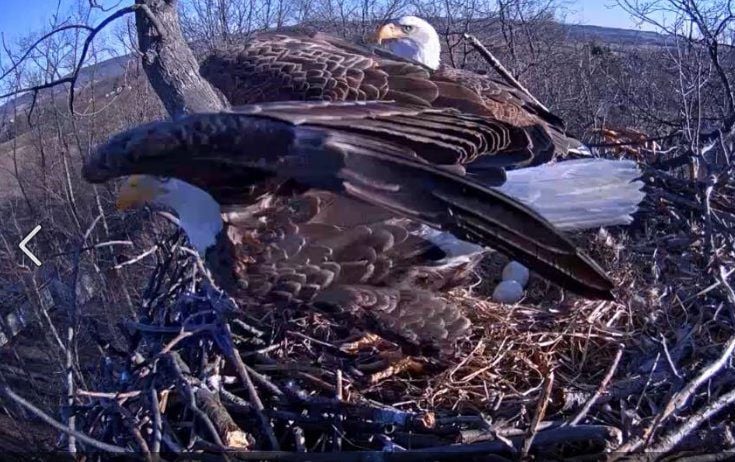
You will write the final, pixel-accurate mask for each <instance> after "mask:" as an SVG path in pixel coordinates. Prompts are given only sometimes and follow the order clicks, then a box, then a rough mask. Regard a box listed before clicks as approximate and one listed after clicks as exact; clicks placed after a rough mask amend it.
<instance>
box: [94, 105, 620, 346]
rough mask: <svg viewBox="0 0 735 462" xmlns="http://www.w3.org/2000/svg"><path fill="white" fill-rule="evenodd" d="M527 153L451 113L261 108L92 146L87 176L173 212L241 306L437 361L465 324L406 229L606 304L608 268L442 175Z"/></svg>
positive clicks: (512, 135) (503, 129) (156, 127)
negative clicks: (435, 355)
mask: <svg viewBox="0 0 735 462" xmlns="http://www.w3.org/2000/svg"><path fill="white" fill-rule="evenodd" d="M427 126H428V127H430V128H431V129H430V130H429V129H426V128H423V127H427ZM529 149H531V146H530V142H529V140H528V138H527V137H525V136H523V132H522V130H520V129H518V128H516V127H513V126H511V125H509V124H507V123H504V122H500V121H497V120H494V119H490V118H485V117H478V116H476V115H472V114H466V113H462V112H459V111H457V110H455V109H432V108H429V107H416V106H411V107H408V106H399V105H396V104H392V103H383V102H371V103H370V102H368V103H327V102H315V103H307V102H300V103H267V104H258V105H251V106H247V107H243V108H240V109H238V111H237V112H223V113H213V114H193V115H189V116H187V117H184V118H181V119H178V120H173V121H163V122H155V123H152V124H148V125H143V126H140V127H137V128H133V129H131V130H128V131H126V132H123V133H121V134H119V135H117V136H115V137H113V138H112V139H111V140H110V141H109V142H107V143H106V144H105V145H103V146H101V147H100V148H99V149H98V150H97V151H96V152H95V153H94V155H93V156H91V158H90V159H89V160H88V161H87V162H86V164H85V166H84V169H83V175H84V177H85V178H86V179H87V180H88V181H91V182H104V181H107V180H110V179H113V178H116V177H122V176H129V175H132V176H130V177H129V179H128V181H127V183H126V184H125V185H124V186H123V187H122V189H121V190H120V194H119V199H118V206H119V207H121V208H126V207H130V206H135V205H140V204H142V203H145V202H152V203H156V204H160V205H164V206H168V207H171V208H173V209H174V211H175V212H176V213H177V214H178V216H179V218H180V224H181V227H182V228H183V229H184V231H185V232H186V234H187V236H188V237H189V239H190V241H191V243H192V245H193V246H194V247H195V248H196V249H197V250H198V252H199V253H200V254H201V255H202V257H204V259H205V261H206V263H207V265H208V266H209V268H210V269H211V270H212V274H213V277H214V279H215V281H216V283H217V284H218V285H219V286H220V287H221V288H222V289H224V290H225V291H226V292H228V293H229V294H230V295H232V296H234V297H235V298H236V299H238V300H239V301H241V303H242V306H244V307H248V306H262V305H267V304H274V305H278V304H287V305H288V306H292V307H293V306H309V307H315V308H319V309H322V310H326V311H327V312H329V313H330V314H332V315H334V316H337V317H340V316H343V317H345V318H346V319H348V320H349V322H350V323H351V325H357V326H362V327H363V328H365V329H368V330H372V331H376V332H378V333H380V334H382V335H384V336H385V337H387V338H390V339H393V340H395V341H397V342H399V343H400V344H401V345H404V346H405V345H408V346H411V347H423V346H427V345H428V346H432V348H433V347H435V346H436V345H437V344H439V345H441V344H442V343H446V342H451V341H452V340H453V339H455V338H456V337H457V336H459V335H461V334H462V333H464V332H465V331H466V329H467V327H468V325H469V323H468V321H467V318H466V317H465V316H463V315H462V313H461V311H460V309H459V308H458V307H456V306H454V305H452V304H450V303H448V302H447V301H446V299H445V298H444V297H443V296H442V294H441V290H443V289H445V288H447V287H450V286H451V285H452V284H453V283H454V278H455V277H456V276H457V268H454V269H453V270H452V271H445V269H446V266H441V265H437V262H440V261H441V260H442V259H443V258H444V257H446V254H445V252H444V251H442V249H441V248H440V247H438V246H437V245H436V244H435V243H433V242H431V240H429V239H426V238H425V237H423V236H422V233H421V232H420V230H419V229H418V225H417V224H420V225H425V226H428V227H430V228H432V229H437V230H440V231H444V232H448V233H451V234H453V235H455V236H457V237H459V238H461V239H463V240H465V241H468V242H472V243H475V244H478V245H480V246H491V247H494V248H496V249H499V250H501V251H503V252H505V253H507V254H508V255H509V256H511V257H512V258H514V259H516V260H518V261H521V262H522V263H524V264H526V265H528V266H530V267H532V268H534V270H535V271H537V272H538V273H539V274H541V275H542V276H544V277H546V278H548V279H550V280H551V281H554V282H556V283H557V284H559V285H561V286H563V287H568V288H569V289H571V290H573V291H575V292H578V293H580V294H582V295H584V296H587V297H592V298H611V297H612V294H611V290H612V288H613V284H612V282H611V281H610V280H609V279H608V277H607V276H606V275H605V273H604V271H603V270H602V269H601V268H600V267H599V266H598V265H597V264H596V263H595V262H594V261H593V260H592V259H590V258H589V257H588V256H587V255H585V254H584V253H583V252H582V251H580V250H579V249H577V248H576V247H575V246H574V245H573V244H572V243H571V242H570V241H569V240H568V239H567V238H566V237H565V236H564V235H563V234H562V233H561V232H559V231H557V230H556V228H555V227H554V226H553V225H552V224H551V223H549V222H548V221H547V220H546V219H544V218H543V217H541V216H540V215H539V214H538V213H536V212H534V211H533V210H532V209H530V208H529V207H527V206H525V205H523V204H522V203H520V202H518V201H516V200H514V199H512V198H510V197H508V196H507V195H506V194H504V193H503V192H501V191H498V190H496V189H492V188H488V187H487V186H485V185H483V184H482V183H480V182H478V181H477V180H475V179H474V178H473V177H471V176H468V175H462V174H458V173H457V172H456V171H455V169H452V168H445V167H447V166H451V165H453V164H455V163H457V162H459V163H458V165H462V162H471V161H472V159H475V158H478V157H483V156H484V157H488V158H496V159H497V162H498V164H500V165H502V163H503V159H504V158H506V157H510V158H511V159H513V158H515V153H516V152H520V151H524V150H526V151H527V150H529ZM435 159H440V160H447V161H446V162H443V163H442V162H436V161H435ZM448 160H453V162H448ZM506 161H507V160H506ZM503 176H504V173H503V170H502V169H500V168H499V169H498V170H497V180H498V181H499V182H500V181H501V180H502V178H503Z"/></svg>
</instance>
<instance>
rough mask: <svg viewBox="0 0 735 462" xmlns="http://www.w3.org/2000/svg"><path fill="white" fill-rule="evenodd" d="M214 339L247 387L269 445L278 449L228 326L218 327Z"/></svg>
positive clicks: (276, 441) (274, 436)
mask: <svg viewBox="0 0 735 462" xmlns="http://www.w3.org/2000/svg"><path fill="white" fill-rule="evenodd" d="M215 339H216V340H217V343H218V344H219V345H220V348H222V350H223V351H224V353H225V355H226V356H227V357H228V358H229V360H230V361H231V362H232V363H233V365H234V366H235V370H236V371H237V375H238V376H239V378H240V381H241V382H242V383H243V385H244V386H245V388H247V390H248V396H249V397H250V404H252V406H253V408H254V409H255V413H256V414H257V415H258V419H259V420H260V424H261V427H262V428H263V432H264V433H265V435H266V437H267V438H268V441H269V443H270V445H271V447H272V448H273V449H275V450H278V449H279V447H280V446H279V444H278V440H277V439H276V435H275V434H274V433H273V427H272V426H271V424H270V422H269V421H268V417H267V416H266V415H265V412H264V410H265V406H263V402H262V401H261V400H260V396H259V395H258V391H257V390H256V389H255V385H254V384H253V381H252V379H251V378H250V373H249V372H248V368H247V367H246V366H245V363H244V362H243V360H242V358H241V357H240V352H239V351H237V349H236V348H235V346H234V345H233V344H232V332H231V331H230V326H229V325H228V324H226V323H225V324H224V325H223V326H222V328H221V329H220V335H215Z"/></svg>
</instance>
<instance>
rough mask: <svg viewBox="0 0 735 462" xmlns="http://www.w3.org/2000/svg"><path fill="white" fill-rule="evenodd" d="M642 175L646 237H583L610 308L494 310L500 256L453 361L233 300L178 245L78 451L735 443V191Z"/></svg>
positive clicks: (261, 454) (540, 291) (88, 406)
mask: <svg viewBox="0 0 735 462" xmlns="http://www.w3.org/2000/svg"><path fill="white" fill-rule="evenodd" d="M645 181H646V182H647V184H648V197H647V199H646V202H645V203H644V205H643V207H642V208H641V211H640V213H639V216H637V217H636V222H635V223H634V225H633V226H631V227H627V228H621V229H611V230H601V231H599V232H594V233H586V234H583V235H578V236H576V237H575V238H576V239H578V242H579V243H580V245H582V246H583V247H587V250H588V251H589V252H590V253H591V254H592V255H593V256H594V257H595V258H597V259H598V260H600V261H601V262H602V263H603V266H605V267H606V268H608V269H609V270H610V274H611V275H612V277H613V278H614V279H615V282H616V286H617V287H618V289H617V300H616V301H589V300H583V299H580V298H577V297H572V296H571V295H569V294H565V293H564V292H562V291H561V290H559V289H558V288H555V287H553V286H550V285H548V284H547V283H545V282H544V281H541V280H534V279H532V281H531V285H530V286H529V289H528V291H527V296H526V298H525V300H524V301H523V302H522V303H520V304H517V305H513V306H508V305H499V304H496V303H493V302H492V301H490V300H489V297H488V296H487V294H489V291H490V289H491V287H492V280H493V279H494V278H496V277H497V276H498V273H499V272H498V270H497V264H494V263H497V262H493V261H492V260H489V261H488V262H487V264H486V265H484V266H483V268H482V269H481V273H482V274H481V275H480V276H481V278H480V280H481V281H483V282H482V283H481V284H479V285H477V286H476V287H474V288H472V289H462V290H457V291H455V292H453V293H451V294H449V297H451V298H452V299H453V301H454V302H455V303H458V304H461V305H462V306H464V307H465V309H466V313H467V315H468V316H469V317H470V318H471V319H472V321H473V326H474V327H473V331H472V333H471V335H469V336H468V337H467V338H464V339H460V340H459V341H458V343H457V345H456V352H455V354H454V356H453V357H451V358H449V359H447V360H443V361H442V362H441V363H440V362H438V361H437V360H435V359H432V358H421V357H407V356H405V355H403V354H402V353H401V351H400V349H399V348H397V347H396V346H395V345H393V344H390V343H389V342H387V341H385V340H383V339H379V338H376V337H375V336H372V335H369V334H368V335H366V333H363V332H352V331H350V329H349V326H343V325H340V324H337V323H335V322H333V321H331V320H330V319H329V318H328V317H326V316H324V315H322V314H320V313H317V312H313V311H304V312H300V311H290V312H284V311H282V310H276V309H272V307H242V306H237V305H236V304H235V303H234V302H233V301H232V300H230V299H228V298H227V297H226V296H224V295H223V294H222V293H221V292H219V291H218V290H216V289H215V288H214V287H213V285H212V284H211V282H210V281H209V279H208V278H207V276H206V273H205V272H204V270H203V267H202V265H201V262H199V261H198V260H197V258H196V257H194V256H192V255H191V253H190V252H186V251H184V250H183V249H184V248H183V246H182V242H181V240H180V238H179V237H178V236H174V237H172V238H170V239H168V240H167V241H166V242H162V243H160V244H159V246H158V250H157V258H158V264H157V267H156V270H155V271H154V274H152V276H151V278H150V282H149V285H148V287H147V289H146V291H145V294H144V298H143V302H142V304H141V308H140V313H139V316H138V319H137V320H136V321H135V322H132V321H131V322H129V323H127V325H126V331H127V333H128V339H127V340H128V342H127V343H128V344H127V345H125V346H118V347H117V348H116V347H113V346H108V348H107V349H106V350H104V357H103V358H101V359H102V360H101V361H100V364H101V366H100V370H99V371H98V373H97V374H96V376H97V378H98V380H97V383H94V384H92V385H93V389H89V390H78V391H77V394H76V401H75V404H74V406H73V409H71V410H69V411H70V412H71V411H73V413H74V415H75V416H76V426H77V428H78V429H79V430H81V431H83V433H84V434H86V435H87V436H88V438H89V440H88V441H87V440H85V441H83V442H82V443H84V445H85V446H84V447H85V448H88V449H89V450H96V449H104V450H106V451H113V450H115V451H122V452H139V453H143V454H144V455H147V456H148V457H151V454H153V453H157V452H166V453H177V454H189V455H197V456H198V457H212V458H220V457H228V458H234V459H238V458H239V459H247V460H276V459H277V460H308V459H309V458H310V457H312V454H313V453H315V452H321V453H332V458H329V456H328V455H327V454H324V456H325V457H326V458H323V459H319V460H340V461H349V460H366V459H364V457H366V454H367V453H366V451H379V453H380V457H381V459H376V460H426V459H431V460H454V459H456V458H457V457H458V455H459V454H462V455H463V456H466V457H470V458H473V457H474V458H475V459H476V460H487V459H489V458H492V459H493V460H496V459H497V458H498V457H504V458H514V457H516V456H517V455H520V454H531V455H543V456H544V457H549V456H553V457H563V456H568V455H572V454H574V455H579V454H588V455H600V454H605V453H609V452H610V451H619V452H627V451H636V450H642V449H644V448H645V449H646V450H652V451H656V452H658V453H660V454H664V453H669V452H671V451H685V450H693V449H701V448H707V449H708V450H714V449H716V448H724V447H728V445H730V442H731V441H732V439H731V436H730V434H729V427H728V426H722V425H719V426H718V425H715V424H714V423H712V424H710V419H713V418H715V417H718V418H720V419H722V418H724V417H726V414H725V412H724V411H723V410H724V409H726V406H727V405H728V404H729V403H731V402H732V401H734V400H735V394H734V393H733V392H732V391H731V390H732V389H733V385H735V375H733V374H732V371H731V370H726V366H727V363H728V361H729V357H730V355H731V353H732V351H733V349H735V336H733V332H734V331H733V322H734V319H735V312H733V308H734V307H735V294H734V293H733V291H732V289H731V288H730V286H729V285H728V283H727V275H728V273H729V272H731V271H732V270H728V269H727V268H732V267H733V263H734V262H733V261H732V260H733V257H732V250H731V247H730V244H731V242H730V241H731V239H732V235H731V231H730V230H731V229H732V228H731V227H732V225H733V223H735V203H734V200H733V194H732V192H733V186H732V184H729V183H723V184H720V185H716V187H714V186H713V187H710V186H706V185H705V186H703V185H701V184H697V183H690V182H687V181H683V180H681V179H679V178H677V177H676V176H675V175H673V174H672V173H670V172H667V171H664V170H657V169H654V168H648V169H647V170H646V175H645ZM703 191H704V192H706V195H703V194H702V192H703ZM92 385H90V388H91V387H92ZM713 422H714V421H713ZM715 443H716V446H715ZM375 454H377V453H375ZM475 459H473V460H475Z"/></svg>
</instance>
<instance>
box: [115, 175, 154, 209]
mask: <svg viewBox="0 0 735 462" xmlns="http://www.w3.org/2000/svg"><path fill="white" fill-rule="evenodd" d="M158 193H159V191H158V189H157V188H156V187H155V186H154V185H153V184H152V183H151V181H149V180H148V179H146V178H145V177H143V176H141V175H133V176H131V177H129V178H128V179H127V181H126V182H125V183H124V184H123V185H122V187H120V190H119V191H118V193H117V202H116V203H115V205H116V206H117V209H118V210H128V209H130V208H133V207H140V206H142V205H143V204H145V203H146V202H150V201H152V200H153V199H155V198H156V196H157V195H158Z"/></svg>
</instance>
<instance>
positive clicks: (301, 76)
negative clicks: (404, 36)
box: [200, 28, 581, 166]
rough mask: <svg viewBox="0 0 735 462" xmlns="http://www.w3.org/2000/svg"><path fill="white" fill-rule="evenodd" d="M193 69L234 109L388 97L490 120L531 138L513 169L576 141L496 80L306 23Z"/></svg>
mask: <svg viewBox="0 0 735 462" xmlns="http://www.w3.org/2000/svg"><path fill="white" fill-rule="evenodd" d="M200 72H201V74H202V76H204V77H205V78H206V79H207V80H209V81H210V82H211V83H212V84H213V85H214V86H215V87H217V88H218V89H219V90H220V91H221V92H222V93H223V94H224V96H225V97H226V98H227V99H228V100H229V101H230V103H231V104H233V105H235V106H237V105H246V104H253V103H262V102H272V101H289V100H301V101H302V100H308V101H315V100H322V101H333V102H337V101H370V100H386V101H387V100H390V101H395V102H397V103H403V104H410V105H424V106H431V107H434V108H444V107H449V108H454V109H458V110H460V111H462V112H465V113H468V114H474V115H478V116H485V117H491V118H493V119H496V120H498V121H501V122H505V123H508V124H509V125H512V126H514V127H517V129H519V130H523V131H525V132H526V134H527V136H528V138H529V139H530V140H531V144H530V151H529V152H530V153H531V155H530V156H526V157H522V156H518V157H517V158H516V159H515V166H526V165H537V164H540V163H544V162H547V161H549V160H550V159H552V157H553V156H554V155H555V154H557V155H561V156H563V155H566V153H567V150H568V149H570V148H576V147H579V146H580V145H581V143H579V141H577V140H575V139H573V138H570V137H568V136H566V135H565V133H564V123H563V121H562V120H561V119H560V118H559V117H557V116H555V115H554V114H552V113H550V112H548V111H547V110H546V109H544V108H542V107H539V106H538V105H537V104H535V103H534V102H533V101H531V100H530V99H529V98H528V96H527V95H525V94H524V93H522V92H520V91H518V90H516V89H515V88H512V87H510V86H508V85H506V84H505V83H503V82H501V81H499V80H495V79H493V78H491V77H488V76H486V75H480V74H477V73H474V72H471V71H467V70H462V69H455V68H452V67H449V66H445V65H442V66H441V67H440V68H439V69H437V70H435V71H434V70H431V69H429V68H427V67H424V66H423V65H421V64H419V63H415V62H412V61H409V60H406V59H403V58H401V57H398V56H396V55H394V54H392V53H391V52H389V51H387V50H383V49H380V48H376V47H371V46H363V45H358V44H355V43H351V42H349V41H347V40H344V39H341V38H338V37H334V36H331V35H329V34H325V33H321V32H317V31H315V30H311V29H308V28H294V29H291V30H283V31H279V32H265V33H260V34H256V35H255V36H254V37H253V38H251V39H249V40H248V41H246V42H244V43H242V44H238V45H231V46H228V47H227V48H221V49H218V50H215V51H213V52H211V53H210V54H209V55H208V56H206V57H205V59H204V60H203V62H202V65H201V68H200ZM471 160H474V159H471Z"/></svg>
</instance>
